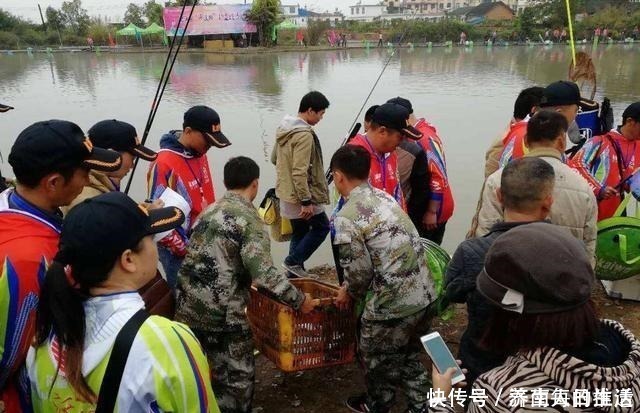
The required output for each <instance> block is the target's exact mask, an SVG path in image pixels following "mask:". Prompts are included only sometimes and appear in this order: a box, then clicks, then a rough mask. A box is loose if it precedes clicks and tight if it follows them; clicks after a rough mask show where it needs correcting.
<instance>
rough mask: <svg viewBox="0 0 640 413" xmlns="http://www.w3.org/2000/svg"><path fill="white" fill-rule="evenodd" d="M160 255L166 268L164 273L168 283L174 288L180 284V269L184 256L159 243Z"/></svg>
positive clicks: (163, 266)
mask: <svg viewBox="0 0 640 413" xmlns="http://www.w3.org/2000/svg"><path fill="white" fill-rule="evenodd" d="M158 256H159V257H160V262H161V263H162V268H164V275H165V276H166V277H167V283H168V284H169V286H170V287H171V289H172V290H175V289H176V286H177V285H178V271H179V270H180V267H181V266H182V261H183V260H184V258H180V257H176V256H175V255H173V254H172V253H171V251H169V250H168V249H166V248H164V247H161V246H160V245H158Z"/></svg>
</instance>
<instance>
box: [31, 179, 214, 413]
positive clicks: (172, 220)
mask: <svg viewBox="0 0 640 413" xmlns="http://www.w3.org/2000/svg"><path fill="white" fill-rule="evenodd" d="M184 219H185V218H184V214H183V213H182V212H181V211H180V210H179V209H178V208H175V207H169V208H157V209H153V210H148V209H146V208H145V207H144V206H143V205H138V204H137V203H135V202H134V201H133V200H132V199H131V198H129V197H128V196H126V195H125V194H123V193H121V192H117V191H115V192H109V193H106V194H102V195H99V196H97V197H95V198H91V199H87V200H86V201H84V202H82V203H80V204H79V205H77V206H76V207H75V208H73V209H72V210H71V211H69V214H68V215H67V217H66V218H65V225H64V228H63V230H62V233H61V235H60V245H59V248H60V249H59V251H58V253H57V254H56V256H55V258H54V260H53V262H52V263H51V264H50V267H49V269H48V271H47V274H46V277H45V278H44V280H43V286H42V292H41V296H40V303H39V307H38V312H37V323H36V339H35V344H34V346H33V347H31V349H30V350H29V354H28V356H27V369H28V373H29V379H30V382H31V398H32V402H33V410H34V412H35V413H57V412H62V411H64V412H74V413H79V412H87V411H95V410H96V407H97V402H98V400H100V396H101V394H102V395H103V397H104V398H105V399H106V400H111V401H114V400H115V405H114V408H112V409H111V410H112V411H117V412H128V413H132V412H140V413H143V412H159V411H162V412H183V413H186V412H211V413H219V412H220V410H219V408H218V405H217V402H216V400H215V398H214V395H213V391H212V389H211V382H210V380H209V366H208V364H207V359H206V357H205V355H204V354H203V352H202V349H201V348H200V344H199V343H198V341H197V339H196V338H195V336H194V334H193V332H191V330H190V329H189V327H187V326H186V325H184V324H181V323H178V322H174V321H171V320H169V319H166V318H164V317H160V316H149V315H148V314H146V312H145V311H144V310H143V309H144V305H145V304H144V301H143V300H142V297H141V296H140V295H139V294H138V291H137V290H138V289H139V288H140V287H142V286H143V285H145V284H146V283H147V282H148V281H149V280H151V279H152V278H153V277H154V276H155V274H156V267H157V265H158V249H157V247H156V243H155V242H154V240H153V235H154V234H157V233H162V232H166V231H171V230H173V229H175V228H176V227H178V226H179V225H180V224H181V223H182V222H183V221H184ZM141 316H143V317H146V318H143V320H144V321H143V322H142V324H141V325H139V326H137V327H136V328H137V332H135V331H136V330H133V332H134V334H135V337H134V339H133V341H132V343H131V344H130V347H129V353H128V356H126V362H125V365H124V368H123V370H122V371H121V372H120V378H121V380H120V386H119V388H118V389H112V388H103V387H102V382H103V380H105V374H106V370H107V366H108V365H109V367H113V366H112V365H110V359H111V357H114V354H126V353H122V352H118V350H117V349H116V347H114V345H115V343H116V342H120V341H119V340H118V341H117V337H118V334H119V333H120V331H121V330H122V329H124V328H129V324H128V323H129V321H130V320H131V319H133V318H136V319H137V318H138V317H141ZM110 371H113V370H110ZM109 383H110V382H109ZM109 390H111V391H113V395H112V397H110V398H109V397H108V396H105V395H104V394H105V393H104V392H105V391H107V392H108V391H109ZM114 390H115V391H114Z"/></svg>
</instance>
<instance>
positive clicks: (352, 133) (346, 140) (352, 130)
mask: <svg viewBox="0 0 640 413" xmlns="http://www.w3.org/2000/svg"><path fill="white" fill-rule="evenodd" d="M417 12H418V9H416V10H414V11H413V14H412V15H411V17H414V16H415V14H416V13H417ZM410 27H411V25H410V24H407V27H405V29H404V32H403V33H402V36H400V40H398V43H397V44H396V45H394V47H393V50H392V51H391V54H390V55H389V58H388V59H387V61H386V62H385V64H384V66H383V67H382V70H381V71H380V74H379V75H378V77H377V78H376V81H375V82H374V83H373V86H372V87H371V90H369V94H368V95H367V97H366V98H365V99H364V102H362V106H360V110H358V113H357V114H356V116H355V118H354V119H353V122H352V123H351V126H350V127H349V131H350V132H349V134H348V135H347V136H346V137H345V138H344V139H343V140H342V143H341V144H340V147H343V146H344V145H346V144H347V143H349V141H350V140H351V139H352V138H354V137H355V136H356V135H357V134H358V132H359V131H360V127H359V126H358V125H360V124H359V123H357V122H358V119H359V118H360V114H362V111H363V110H364V108H365V106H366V105H367V102H368V101H369V98H371V95H372V94H373V91H374V90H375V89H376V87H377V86H378V83H380V79H381V78H382V75H383V74H384V72H385V71H386V70H387V67H388V66H389V63H391V59H393V57H394V56H395V54H396V51H397V50H398V49H399V48H400V46H401V45H402V41H403V40H404V38H405V36H406V35H407V33H408V32H409V28H410ZM355 126H358V128H357V129H356V128H355ZM325 177H326V179H327V182H328V184H329V185H331V182H333V175H332V174H331V167H329V168H327V172H325Z"/></svg>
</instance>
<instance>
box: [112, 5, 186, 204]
mask: <svg viewBox="0 0 640 413" xmlns="http://www.w3.org/2000/svg"><path fill="white" fill-rule="evenodd" d="M197 4H198V0H194V2H193V5H192V6H191V11H190V12H189V17H187V21H186V22H185V25H184V28H183V29H182V34H181V35H180V40H179V41H178V46H177V48H176V51H175V53H174V54H173V59H172V58H171V54H172V53H173V49H174V45H175V43H176V38H177V37H178V36H177V34H178V30H179V29H180V23H181V22H182V17H183V15H184V11H185V9H186V7H187V2H185V3H184V4H183V5H182V10H180V17H179V18H178V25H177V27H176V31H175V32H174V35H173V38H172V39H171V45H170V46H169V52H168V53H167V59H166V60H165V62H164V67H163V69H162V74H161V75H160V82H158V87H157V88H156V94H155V96H154V97H153V101H152V103H151V110H150V111H149V117H148V118H147V124H146V125H145V128H144V132H143V134H142V140H141V142H140V144H141V145H144V144H145V143H146V142H147V138H148V137H149V131H150V130H151V125H152V124H153V121H154V120H155V118H156V113H157V112H158V108H159V107H160V102H161V101H162V96H163V95H164V91H165V89H166V88H167V83H169V75H170V74H171V71H172V70H173V65H174V64H175V62H176V59H177V57H178V54H179V53H180V48H181V47H182V41H183V40H184V36H185V34H186V33H187V28H188V27H189V22H190V21H191V16H192V15H193V10H194V9H195V8H196V5H197ZM169 60H171V65H169ZM167 67H168V69H169V70H167ZM139 160H140V158H136V159H135V161H134V163H133V168H132V169H131V174H130V175H129V180H128V181H127V186H126V188H125V190H124V193H125V194H127V195H128V194H129V190H130V189H131V184H132V183H133V176H134V174H135V173H136V169H137V167H138V161H139Z"/></svg>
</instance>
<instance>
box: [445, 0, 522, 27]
mask: <svg viewBox="0 0 640 413" xmlns="http://www.w3.org/2000/svg"><path fill="white" fill-rule="evenodd" d="M454 13H455V12H454ZM514 18H515V12H514V11H513V10H512V9H511V8H510V7H509V6H507V5H506V4H505V3H504V2H502V1H497V2H492V3H481V4H480V5H478V6H476V7H474V8H473V9H471V10H469V11H468V12H467V13H466V14H465V15H464V17H463V18H462V20H464V21H466V22H467V23H471V24H479V23H482V22H485V21H487V20H513V19H514Z"/></svg>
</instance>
